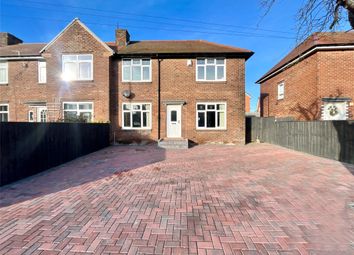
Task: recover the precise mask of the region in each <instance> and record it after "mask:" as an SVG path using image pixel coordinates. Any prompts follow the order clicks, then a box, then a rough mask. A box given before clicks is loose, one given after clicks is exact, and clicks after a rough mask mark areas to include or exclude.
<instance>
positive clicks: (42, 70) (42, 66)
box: [38, 60, 47, 84]
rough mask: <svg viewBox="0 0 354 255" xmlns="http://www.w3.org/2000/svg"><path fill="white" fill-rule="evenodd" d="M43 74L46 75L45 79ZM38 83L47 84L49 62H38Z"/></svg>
mask: <svg viewBox="0 0 354 255" xmlns="http://www.w3.org/2000/svg"><path fill="white" fill-rule="evenodd" d="M42 74H43V75H44V77H43V79H42ZM38 83H40V84H44V83H47V62H46V61H43V60H39V61H38Z"/></svg>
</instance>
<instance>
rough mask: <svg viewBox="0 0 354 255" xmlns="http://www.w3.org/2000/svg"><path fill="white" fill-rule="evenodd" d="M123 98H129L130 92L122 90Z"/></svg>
mask: <svg viewBox="0 0 354 255" xmlns="http://www.w3.org/2000/svg"><path fill="white" fill-rule="evenodd" d="M123 96H124V97H126V98H129V97H130V96H131V92H130V90H124V91H123Z"/></svg>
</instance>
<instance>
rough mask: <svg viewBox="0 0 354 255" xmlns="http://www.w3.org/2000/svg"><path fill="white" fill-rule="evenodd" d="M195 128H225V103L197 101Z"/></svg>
mask: <svg viewBox="0 0 354 255" xmlns="http://www.w3.org/2000/svg"><path fill="white" fill-rule="evenodd" d="M197 129H219V130H224V129H226V103H197Z"/></svg>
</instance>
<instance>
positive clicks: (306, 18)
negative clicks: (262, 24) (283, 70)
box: [261, 0, 354, 37]
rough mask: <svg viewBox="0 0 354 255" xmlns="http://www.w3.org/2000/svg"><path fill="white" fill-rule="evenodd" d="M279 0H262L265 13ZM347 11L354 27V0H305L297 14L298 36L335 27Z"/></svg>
mask: <svg viewBox="0 0 354 255" xmlns="http://www.w3.org/2000/svg"><path fill="white" fill-rule="evenodd" d="M276 2H278V0H261V5H262V7H264V9H265V15H266V14H268V13H269V11H270V10H271V9H272V7H273V5H274V4H275V3H276ZM343 12H344V13H347V16H348V20H349V23H350V25H351V27H352V28H354V0H305V1H304V4H303V5H302V7H301V8H300V9H299V11H298V14H297V30H298V37H303V36H307V35H308V34H310V33H311V32H313V31H323V30H325V29H326V28H330V29H333V28H334V27H335V26H336V25H337V24H338V23H339V22H340V20H341V19H342V18H343Z"/></svg>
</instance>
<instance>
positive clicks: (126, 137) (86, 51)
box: [0, 19, 253, 143]
mask: <svg viewBox="0 0 354 255" xmlns="http://www.w3.org/2000/svg"><path fill="white" fill-rule="evenodd" d="M10 37H11V35H9V34H7V33H2V34H1V35H0V41H1V43H2V42H3V41H4V42H5V43H4V44H6V46H3V47H1V48H0V61H1V62H0V118H1V119H2V120H3V121H6V120H7V121H78V120H79V121H93V122H110V123H111V131H112V137H115V138H116V140H121V141H133V140H141V139H148V140H155V141H156V140H159V139H161V138H166V137H169V138H186V139H189V140H192V141H194V142H197V143H203V142H227V143H244V139H245V138H244V137H245V130H244V126H245V122H244V117H245V61H246V60H247V59H248V58H249V57H250V56H251V55H252V54H253V53H252V52H251V51H249V50H245V49H241V48H235V47H230V46H225V45H220V44H215V43H211V42H207V41H200V40H196V41H131V40H130V35H129V33H128V31H127V30H124V29H118V30H116V42H102V41H101V40H100V39H99V38H98V37H97V36H95V35H94V34H93V33H92V32H91V31H90V30H89V29H88V28H87V27H86V26H85V25H84V24H83V23H82V22H81V21H80V20H78V19H75V20H74V21H72V22H71V23H70V24H69V25H68V26H67V27H66V28H65V29H64V30H63V31H62V32H60V33H59V34H58V35H57V36H56V37H55V38H54V39H53V40H52V41H51V42H49V43H48V44H41V43H40V44H26V43H21V41H20V40H19V39H18V40H19V41H16V40H15V39H13V40H12V39H11V40H9V39H6V38H10ZM2 38H5V39H2ZM11 38H12V37H11ZM14 38H15V37H14ZM16 39H17V38H16Z"/></svg>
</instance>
